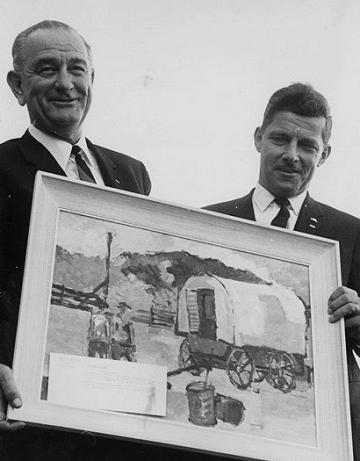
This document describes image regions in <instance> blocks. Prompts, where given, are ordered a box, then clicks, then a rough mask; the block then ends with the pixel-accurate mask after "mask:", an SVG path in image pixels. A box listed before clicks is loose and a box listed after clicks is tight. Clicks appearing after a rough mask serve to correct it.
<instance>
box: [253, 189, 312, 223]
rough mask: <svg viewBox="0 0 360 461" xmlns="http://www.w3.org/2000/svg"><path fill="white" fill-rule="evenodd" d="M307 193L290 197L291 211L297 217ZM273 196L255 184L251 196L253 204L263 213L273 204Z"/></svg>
mask: <svg viewBox="0 0 360 461" xmlns="http://www.w3.org/2000/svg"><path fill="white" fill-rule="evenodd" d="M306 194H307V191H306V190H305V191H304V192H301V194H299V195H296V196H295V197H290V198H289V202H290V205H291V208H292V210H293V211H294V213H295V214H296V216H298V214H299V213H300V210H301V207H302V205H303V203H304V200H305V197H306ZM274 198H275V197H274V195H273V194H271V193H270V192H269V191H268V190H267V189H265V187H263V186H262V185H261V184H259V183H257V184H256V186H255V191H254V195H253V199H254V202H255V203H256V206H257V207H258V208H259V210H260V211H261V212H262V213H263V212H264V211H265V210H266V209H267V208H268V207H269V206H270V205H271V203H272V202H273V200H274Z"/></svg>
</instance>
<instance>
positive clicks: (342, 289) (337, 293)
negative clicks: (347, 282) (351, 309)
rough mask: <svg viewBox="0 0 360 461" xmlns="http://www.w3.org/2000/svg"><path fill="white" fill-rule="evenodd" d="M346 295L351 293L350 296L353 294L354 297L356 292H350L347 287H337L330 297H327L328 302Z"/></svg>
mask: <svg viewBox="0 0 360 461" xmlns="http://www.w3.org/2000/svg"><path fill="white" fill-rule="evenodd" d="M347 293H351V294H355V295H356V292H355V291H354V290H352V289H351V288H348V287H342V286H341V287H337V288H336V290H334V291H333V292H332V293H331V295H330V296H329V302H331V301H334V299H336V298H338V297H339V296H341V295H343V294H347Z"/></svg>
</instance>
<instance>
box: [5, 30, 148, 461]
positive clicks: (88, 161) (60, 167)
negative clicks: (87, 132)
mask: <svg viewBox="0 0 360 461" xmlns="http://www.w3.org/2000/svg"><path fill="white" fill-rule="evenodd" d="M13 63H14V69H13V70H11V71H10V72H9V73H8V77H7V81H8V83H9V85H10V88H11V90H12V92H13V93H14V95H15V97H16V98H17V100H18V102H19V104H20V105H22V106H24V105H26V106H27V109H28V112H29V116H30V122H31V125H30V127H29V129H28V130H27V131H26V133H25V134H24V135H23V136H22V137H21V138H19V139H13V140H10V141H7V142H5V143H3V144H1V145H0V290H1V291H0V430H1V431H2V438H3V441H4V445H5V447H6V453H3V452H2V448H1V444H0V458H1V459H4V457H5V459H7V457H9V459H10V461H13V460H22V459H24V460H27V461H29V460H36V461H40V460H50V459H51V460H53V459H61V460H62V461H65V460H66V459H69V460H75V459H78V457H80V452H81V451H83V453H85V454H86V459H91V456H90V454H89V453H88V452H89V451H91V449H92V448H93V445H94V439H93V437H92V436H89V435H88V436H82V437H80V436H78V437H77V436H71V435H68V436H63V435H62V434H61V433H57V432H56V431H40V430H37V429H31V428H25V429H22V430H20V431H17V429H20V428H22V427H23V426H24V424H23V423H21V422H15V423H11V422H9V421H7V420H6V419H5V412H6V404H7V403H8V402H9V403H10V405H12V406H13V407H20V406H21V405H22V402H21V395H20V393H19V391H18V389H17V387H16V383H15V382H14V379H13V376H12V372H11V363H12V355H13V348H14V341H15V335H16V326H17V318H18V308H19V298H20V291H21V283H22V277H23V267H24V259H25V251H26V243H27V235H28V227H29V219H30V208H31V201H32V195H33V186H34V180H35V175H36V172H37V171H39V170H43V171H47V172H50V173H55V174H58V175H62V176H68V177H70V178H74V179H83V180H87V181H91V182H95V183H97V184H100V185H105V186H109V187H114V188H118V189H123V190H127V191H131V192H137V193H140V194H146V195H148V194H149V192H150V188H151V183H150V178H149V175H148V173H147V171H146V169H145V167H144V165H143V164H142V163H141V162H140V161H138V160H135V159H133V158H131V157H129V156H126V155H123V154H120V153H117V152H114V151H111V150H109V149H105V148H103V147H100V146H96V145H94V144H92V143H91V142H90V141H89V140H87V139H85V137H84V135H83V129H82V127H83V122H84V119H85V117H86V115H87V112H88V110H89V107H90V103H91V96H92V85H93V79H94V70H93V66H92V56H91V49H90V46H89V45H88V44H87V43H86V41H85V40H84V39H83V38H82V37H81V36H80V35H79V34H78V32H77V31H76V30H74V29H73V28H71V27H69V26H68V25H66V24H63V23H60V22H57V21H42V22H41V23H39V24H36V25H34V26H32V27H30V28H28V29H26V30H25V31H24V32H22V33H20V34H19V35H18V36H17V38H16V39H15V42H14V45H13ZM59 434H60V435H59ZM0 439H1V436H0ZM110 445H111V444H110ZM129 447H130V446H129ZM102 448H103V447H102V446H101V443H100V447H99V448H98V452H97V459H107V458H106V453H104V451H103V449H102ZM130 448H131V449H132V448H133V447H130ZM130 448H126V446H123V447H122V451H123V452H124V454H126V452H127V450H129V451H130ZM118 450H119V446H117V452H118ZM99 453H102V454H104V456H103V457H101V456H100V457H99ZM84 456H85V455H84ZM79 459H81V458H79Z"/></svg>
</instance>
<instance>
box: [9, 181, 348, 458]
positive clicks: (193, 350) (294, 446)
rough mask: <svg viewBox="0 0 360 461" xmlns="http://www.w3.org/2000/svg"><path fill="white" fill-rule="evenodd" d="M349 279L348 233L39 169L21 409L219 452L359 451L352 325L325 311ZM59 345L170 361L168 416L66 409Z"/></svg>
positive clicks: (343, 454) (21, 344) (120, 357)
mask: <svg viewBox="0 0 360 461" xmlns="http://www.w3.org/2000/svg"><path fill="white" fill-rule="evenodd" d="M34 267H36V268H37V270H36V271H34V270H33V268H34ZM339 274H340V264H339V249H338V244H337V242H333V241H330V240H326V239H320V238H315V237H312V236H307V235H303V234H299V233H293V232H288V231H284V230H281V229H276V228H271V227H264V226H260V225H257V224H255V223H252V222H248V221H245V220H240V219H236V218H229V217H226V216H221V215H217V214H215V213H211V212H207V211H201V210H194V209H189V208H186V207H181V206H179V205H174V204H169V203H165V202H160V201H157V200H154V199H149V198H144V197H141V196H138V195H136V194H131V193H122V192H119V191H114V190H110V189H107V188H99V187H97V186H94V185H89V184H84V183H80V182H77V181H70V180H68V179H63V178H59V177H56V176H54V175H50V174H45V173H40V174H38V177H37V182H36V188H35V198H34V205H33V210H32V222H31V229H30V236H29V247H28V254H27V261H26V268H25V277H24V285H23V292H22V301H21V310H20V318H19V326H18V335H17V343H16V350H15V360H14V373H15V378H16V381H17V383H18V384H19V387H20V390H21V393H22V395H23V397H24V402H25V405H24V406H23V408H21V409H19V410H18V409H17V410H12V409H9V410H8V415H9V417H10V418H12V419H19V420H24V421H28V422H29V423H34V424H43V425H50V426H55V427H61V428H65V429H66V428H69V429H75V430H87V431H92V432H98V433H103V434H106V435H110V436H117V437H127V438H135V439H138V440H144V441H145V442H146V441H149V442H156V443H163V444H168V445H175V446H180V447H183V448H185V449H187V448H190V449H197V450H202V451H206V452H207V453H210V454H211V453H221V454H224V455H236V456H244V457H247V458H251V459H274V460H275V459H276V460H278V461H288V460H289V459H292V460H293V461H300V460H303V459H307V460H309V461H325V460H326V461H335V460H337V459H342V460H343V461H351V457H352V454H351V435H350V418H349V404H348V389H347V379H346V358H345V357H346V356H345V337H344V330H343V324H342V323H341V322H340V323H337V324H334V325H332V324H330V323H329V322H328V319H327V309H326V306H327V299H328V296H329V294H330V293H331V292H332V291H333V290H334V289H335V287H336V286H338V285H339V283H340V275H339ZM34 312H35V313H36V315H34ZM34 338H36V339H35V340H34ZM54 353H57V354H63V356H64V355H65V356H66V357H77V358H79V357H80V358H84V359H86V360H92V358H97V360H100V362H101V363H108V364H112V363H114V364H115V363H120V361H121V362H123V363H125V362H126V363H128V364H133V366H136V365H140V364H143V365H146V366H153V365H157V366H159V365H160V366H162V367H164V368H166V372H167V373H166V374H167V376H166V380H165V381H164V385H165V383H166V387H167V389H166V410H165V415H164V416H160V417H159V416H150V413H148V414H134V413H133V414H132V413H131V412H126V413H124V412H121V411H120V412H119V411H108V410H101V409H94V408H81V407H80V408H75V407H72V406H71V405H67V404H64V405H60V404H58V402H55V401H54V400H52V398H51V392H50V387H51V386H49V383H50V384H51V382H52V381H51V373H49V362H50V360H51V356H52V354H54ZM103 361H106V362H103ZM110 361H112V362H110ZM94 363H95V362H94ZM164 377H165V376H164ZM104 392H105V390H104ZM329 402H331V405H329ZM110 410H111V409H110ZM100 416H101V417H100ZM329 418H331V419H332V421H333V424H332V425H328V424H327V421H328V419H329ZM269 457H270V458H269Z"/></svg>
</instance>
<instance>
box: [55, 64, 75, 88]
mask: <svg viewBox="0 0 360 461" xmlns="http://www.w3.org/2000/svg"><path fill="white" fill-rule="evenodd" d="M55 86H56V88H58V89H59V90H62V91H64V92H67V91H70V90H71V89H72V88H73V87H74V84H73V81H72V75H71V74H70V73H69V72H68V71H67V69H66V68H61V69H59V71H58V73H57V75H56V82H55Z"/></svg>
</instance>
